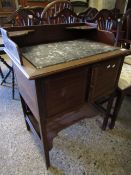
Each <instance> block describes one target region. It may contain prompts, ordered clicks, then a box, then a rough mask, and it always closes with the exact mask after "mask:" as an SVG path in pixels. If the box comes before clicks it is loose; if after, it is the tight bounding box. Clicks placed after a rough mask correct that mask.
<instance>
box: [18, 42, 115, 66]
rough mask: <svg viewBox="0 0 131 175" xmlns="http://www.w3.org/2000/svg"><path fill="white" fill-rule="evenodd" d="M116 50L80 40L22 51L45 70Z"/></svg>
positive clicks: (101, 44) (44, 45)
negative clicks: (45, 68) (48, 67)
mask: <svg viewBox="0 0 131 175" xmlns="http://www.w3.org/2000/svg"><path fill="white" fill-rule="evenodd" d="M116 49H117V48H115V47H112V46H109V45H106V44H103V43H98V42H92V41H89V40H85V39H79V40H72V41H63V42H56V43H48V44H40V45H35V46H29V47H23V48H21V51H22V55H23V56H24V57H25V58H26V59H27V60H28V61H30V62H31V63H32V64H33V65H34V66H35V67H36V68H43V67H47V66H52V65H55V64H60V63H65V62H68V61H72V60H77V59H81V58H85V57H88V56H92V55H96V54H100V53H103V52H108V51H113V50H116Z"/></svg>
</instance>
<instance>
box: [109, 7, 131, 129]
mask: <svg viewBox="0 0 131 175" xmlns="http://www.w3.org/2000/svg"><path fill="white" fill-rule="evenodd" d="M122 30H123V31H124V33H123V34H124V36H121V31H122ZM117 35H118V38H117V42H118V43H121V46H122V47H124V48H126V49H129V48H130V41H131V9H129V10H128V11H127V13H126V14H125V15H124V16H123V18H122V20H121V21H120V25H119V26H118V33H117ZM129 93H131V55H129V56H126V57H125V60H124V64H123V67H122V71H121V75H120V78H119V83H118V88H117V89H116V94H115V96H116V102H115V106H114V109H113V113H112V114H111V122H110V124H109V127H110V129H112V128H114V126H115V121H116V119H117V117H118V113H119V111H120V108H121V105H122V102H123V100H124V97H125V96H126V95H128V94H129Z"/></svg>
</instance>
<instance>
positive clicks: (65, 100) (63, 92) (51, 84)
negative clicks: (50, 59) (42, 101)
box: [45, 68, 87, 117]
mask: <svg viewBox="0 0 131 175" xmlns="http://www.w3.org/2000/svg"><path fill="white" fill-rule="evenodd" d="M86 79H87V70H86V69H85V68H82V69H78V70H73V71H68V72H65V73H61V74H58V75H55V76H52V77H48V78H47V79H46V80H45V89H46V109H47V116H48V117H49V116H53V115H56V114H58V113H63V112H66V111H71V109H74V108H76V107H78V106H80V105H81V104H83V103H84V102H85V93H86V92H85V91H86V81H87V80H86Z"/></svg>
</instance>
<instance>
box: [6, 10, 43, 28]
mask: <svg viewBox="0 0 131 175" xmlns="http://www.w3.org/2000/svg"><path fill="white" fill-rule="evenodd" d="M42 11H43V8H42V7H21V8H19V9H18V10H16V11H15V12H14V13H13V14H12V15H11V16H9V18H8V21H9V22H11V23H12V25H13V26H31V25H39V24H40V23H41V18H40V16H41V14H40V13H41V12H42Z"/></svg>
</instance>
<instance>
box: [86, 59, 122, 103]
mask: <svg viewBox="0 0 131 175" xmlns="http://www.w3.org/2000/svg"><path fill="white" fill-rule="evenodd" d="M120 69H121V58H119V59H117V58H116V59H113V60H109V61H105V62H101V64H96V65H94V66H93V67H92V73H91V83H90V90H89V99H90V100H91V101H95V100H97V99H99V98H101V97H104V96H107V95H109V94H110V93H111V92H113V91H114V89H115V88H116V86H117V83H118V78H119V71H120Z"/></svg>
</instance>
